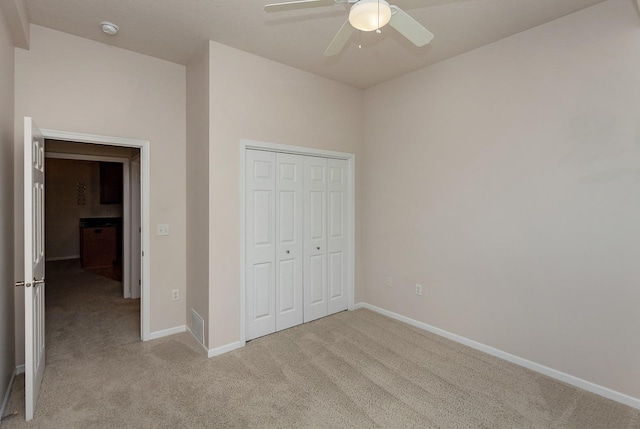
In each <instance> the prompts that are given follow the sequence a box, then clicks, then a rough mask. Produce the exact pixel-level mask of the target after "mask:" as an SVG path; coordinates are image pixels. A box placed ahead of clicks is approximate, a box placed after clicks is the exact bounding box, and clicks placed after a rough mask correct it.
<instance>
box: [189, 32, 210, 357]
mask: <svg viewBox="0 0 640 429" xmlns="http://www.w3.org/2000/svg"><path fill="white" fill-rule="evenodd" d="M209 131H210V130H209V44H208V43H206V44H205V46H204V47H203V49H202V50H201V51H200V52H199V53H198V54H197V55H195V56H194V57H193V59H192V60H191V62H190V63H189V64H188V65H187V192H186V195H187V225H189V228H188V229H187V297H186V299H187V324H188V325H189V326H191V314H190V312H191V309H194V310H195V311H196V312H197V313H198V314H199V315H200V316H202V318H203V319H204V320H205V321H207V320H209V287H208V282H209V280H208V279H209ZM204 330H205V332H204V341H205V346H208V343H209V341H208V333H209V329H208V326H207V325H206V323H205V327H204Z"/></svg>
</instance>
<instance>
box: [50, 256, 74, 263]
mask: <svg viewBox="0 0 640 429" xmlns="http://www.w3.org/2000/svg"><path fill="white" fill-rule="evenodd" d="M70 259H80V255H72V256H56V257H55V258H45V262H51V261H68V260H70Z"/></svg>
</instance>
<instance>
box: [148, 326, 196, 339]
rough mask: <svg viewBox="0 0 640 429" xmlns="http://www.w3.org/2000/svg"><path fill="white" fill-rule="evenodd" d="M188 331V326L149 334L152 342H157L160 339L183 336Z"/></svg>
mask: <svg viewBox="0 0 640 429" xmlns="http://www.w3.org/2000/svg"><path fill="white" fill-rule="evenodd" d="M186 331H187V325H180V326H174V327H173V328H167V329H162V330H160V331H154V332H151V333H150V334H149V339H150V340H157V339H158V338H162V337H168V336H169V335H175V334H181V333H182V332H186Z"/></svg>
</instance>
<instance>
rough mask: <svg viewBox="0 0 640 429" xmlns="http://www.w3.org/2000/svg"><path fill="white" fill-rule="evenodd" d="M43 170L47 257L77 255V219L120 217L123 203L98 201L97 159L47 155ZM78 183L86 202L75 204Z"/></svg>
mask: <svg viewBox="0 0 640 429" xmlns="http://www.w3.org/2000/svg"><path fill="white" fill-rule="evenodd" d="M45 171H46V172H47V174H46V176H45V189H46V190H47V191H46V193H45V205H44V207H45V255H46V258H47V260H51V259H72V258H79V257H80V229H79V221H80V219H81V218H86V217H120V218H121V217H122V204H100V163H99V162H97V161H80V160H73V159H55V158H47V159H46V162H45ZM78 183H82V184H84V185H85V189H86V192H85V196H86V198H85V204H78V198H77V196H78V193H77V185H78Z"/></svg>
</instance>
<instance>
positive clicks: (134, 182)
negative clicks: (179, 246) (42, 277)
mask: <svg viewBox="0 0 640 429" xmlns="http://www.w3.org/2000/svg"><path fill="white" fill-rule="evenodd" d="M44 189H45V249H46V251H45V255H46V277H47V288H46V298H45V308H46V311H45V316H46V324H45V326H46V333H47V349H48V350H47V356H48V358H47V359H48V360H49V361H55V360H57V359H65V356H68V355H69V354H72V355H73V356H75V357H78V356H82V355H85V354H86V353H91V352H92V350H93V351H97V349H101V348H103V347H110V346H115V345H121V344H126V343H130V342H134V341H140V339H141V335H140V332H141V330H140V323H141V322H140V320H141V318H140V311H141V308H140V299H139V298H140V285H141V272H140V268H141V261H140V258H141V252H140V223H141V219H140V212H141V210H140V149H138V148H129V147H118V146H109V145H96V144H89V143H77V142H67V141H60V140H45V187H44Z"/></svg>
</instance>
